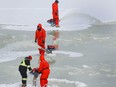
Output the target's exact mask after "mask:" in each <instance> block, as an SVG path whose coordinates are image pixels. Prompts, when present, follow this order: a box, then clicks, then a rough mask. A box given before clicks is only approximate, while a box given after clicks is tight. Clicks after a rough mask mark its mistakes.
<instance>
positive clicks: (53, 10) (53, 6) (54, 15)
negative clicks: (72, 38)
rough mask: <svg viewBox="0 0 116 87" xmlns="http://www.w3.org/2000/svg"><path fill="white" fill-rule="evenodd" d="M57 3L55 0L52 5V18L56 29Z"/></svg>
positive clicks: (57, 21)
mask: <svg viewBox="0 0 116 87" xmlns="http://www.w3.org/2000/svg"><path fill="white" fill-rule="evenodd" d="M58 3H59V1H58V0H55V2H54V3H53V4H52V16H53V20H54V22H55V26H56V27H59V12H58Z"/></svg>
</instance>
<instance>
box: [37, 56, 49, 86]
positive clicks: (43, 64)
mask: <svg viewBox="0 0 116 87" xmlns="http://www.w3.org/2000/svg"><path fill="white" fill-rule="evenodd" d="M38 73H40V74H41V76H40V85H41V87H47V84H48V80H47V79H48V77H49V74H50V69H49V63H48V62H47V61H46V60H45V58H44V55H40V65H39V67H38Z"/></svg>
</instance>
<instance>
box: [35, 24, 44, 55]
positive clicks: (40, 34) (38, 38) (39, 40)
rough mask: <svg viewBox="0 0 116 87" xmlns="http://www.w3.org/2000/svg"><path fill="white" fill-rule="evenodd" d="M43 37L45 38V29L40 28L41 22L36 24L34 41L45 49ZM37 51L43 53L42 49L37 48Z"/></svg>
mask: <svg viewBox="0 0 116 87" xmlns="http://www.w3.org/2000/svg"><path fill="white" fill-rule="evenodd" d="M45 39H46V31H45V29H44V28H42V25H41V24H38V25H37V30H36V32H35V43H38V45H39V46H41V47H42V48H44V49H45ZM38 50H39V53H40V54H43V55H44V53H45V52H44V50H42V49H40V48H38Z"/></svg>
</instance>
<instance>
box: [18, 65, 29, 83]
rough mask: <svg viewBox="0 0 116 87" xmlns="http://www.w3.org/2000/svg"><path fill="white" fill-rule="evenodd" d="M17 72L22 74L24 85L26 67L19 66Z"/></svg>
mask: <svg viewBox="0 0 116 87" xmlns="http://www.w3.org/2000/svg"><path fill="white" fill-rule="evenodd" d="M19 72H20V74H21V76H22V84H23V85H26V84H27V67H24V66H19Z"/></svg>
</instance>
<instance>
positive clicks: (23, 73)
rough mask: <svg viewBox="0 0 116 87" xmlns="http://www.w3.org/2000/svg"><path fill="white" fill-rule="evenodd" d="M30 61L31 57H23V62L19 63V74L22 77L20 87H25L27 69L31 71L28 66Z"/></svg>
mask: <svg viewBox="0 0 116 87" xmlns="http://www.w3.org/2000/svg"><path fill="white" fill-rule="evenodd" d="M31 60H32V56H28V57H25V58H24V60H22V61H21V63H20V65H19V72H20V74H21V76H22V87H26V85H27V84H26V83H27V69H29V71H30V72H31V71H32V68H31V66H30V61H31Z"/></svg>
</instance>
